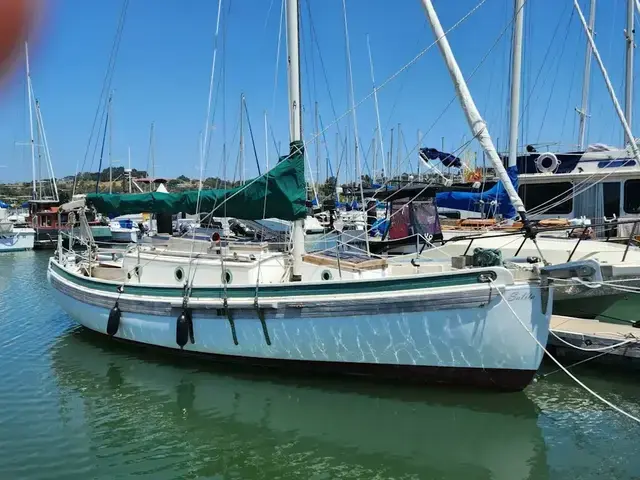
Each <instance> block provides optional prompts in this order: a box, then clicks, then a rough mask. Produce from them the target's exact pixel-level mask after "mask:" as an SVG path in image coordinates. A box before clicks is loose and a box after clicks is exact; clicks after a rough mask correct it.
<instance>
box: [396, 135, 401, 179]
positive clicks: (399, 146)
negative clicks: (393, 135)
mask: <svg viewBox="0 0 640 480" xmlns="http://www.w3.org/2000/svg"><path fill="white" fill-rule="evenodd" d="M401 135H402V132H401V130H400V124H398V148H397V153H396V155H397V158H396V161H397V162H398V165H397V166H396V168H397V169H398V178H399V179H402V169H401V168H400V159H401V157H402V136H401Z"/></svg>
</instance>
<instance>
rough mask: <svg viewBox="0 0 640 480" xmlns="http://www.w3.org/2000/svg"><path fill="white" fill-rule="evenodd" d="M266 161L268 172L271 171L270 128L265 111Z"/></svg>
mask: <svg viewBox="0 0 640 480" xmlns="http://www.w3.org/2000/svg"><path fill="white" fill-rule="evenodd" d="M264 159H265V161H266V162H267V171H268V170H269V126H268V122H267V111H266V110H265V111H264Z"/></svg>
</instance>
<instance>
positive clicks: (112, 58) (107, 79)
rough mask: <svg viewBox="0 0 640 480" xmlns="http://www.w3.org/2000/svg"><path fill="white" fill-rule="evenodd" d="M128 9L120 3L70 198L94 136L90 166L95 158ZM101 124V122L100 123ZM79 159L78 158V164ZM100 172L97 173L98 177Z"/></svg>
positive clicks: (127, 3) (127, 1) (126, 3)
mask: <svg viewBox="0 0 640 480" xmlns="http://www.w3.org/2000/svg"><path fill="white" fill-rule="evenodd" d="M128 8H129V0H124V1H123V3H122V8H121V10H120V16H119V18H118V25H117V28H116V34H115V37H114V40H113V44H112V46H111V53H110V54H109V61H108V63H107V70H106V72H105V75H104V78H103V80H102V89H101V91H100V96H99V97H98V106H97V107H96V111H95V114H94V117H93V123H92V125H91V131H90V133H89V140H88V141H87V146H86V149H85V153H84V158H83V160H82V167H80V168H78V164H77V163H76V174H75V176H74V178H73V189H72V196H73V195H75V193H76V187H77V185H78V175H80V172H82V171H84V168H85V165H86V163H87V159H88V157H89V150H90V149H91V144H92V143H93V140H94V135H95V147H94V149H93V155H92V160H91V165H93V159H94V158H95V154H96V150H97V147H98V137H97V135H98V133H97V132H96V126H97V122H98V116H100V112H102V116H101V119H104V118H105V116H106V103H107V101H108V94H107V92H109V91H111V83H112V81H113V75H114V72H115V66H116V60H117V58H118V52H119V51H120V42H121V40H122V32H123V31H124V26H125V22H126V19H127V11H128ZM101 123H102V122H101ZM79 161H80V159H79V158H78V162H79ZM99 174H100V172H98V175H99Z"/></svg>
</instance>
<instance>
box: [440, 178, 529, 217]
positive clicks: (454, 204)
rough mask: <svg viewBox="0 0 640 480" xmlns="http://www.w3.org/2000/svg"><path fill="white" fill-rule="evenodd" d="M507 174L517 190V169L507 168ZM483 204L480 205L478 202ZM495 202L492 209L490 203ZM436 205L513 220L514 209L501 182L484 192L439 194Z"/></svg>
mask: <svg viewBox="0 0 640 480" xmlns="http://www.w3.org/2000/svg"><path fill="white" fill-rule="evenodd" d="M507 173H508V174H509V178H510V179H511V183H512V184H513V187H514V188H515V189H516V191H517V190H518V167H508V168H507ZM481 201H482V202H484V203H480V202H481ZM494 201H495V202H496V203H497V205H496V206H495V207H494V206H493V205H491V202H494ZM436 205H437V206H438V207H442V208H454V209H456V210H466V211H468V212H489V210H491V211H492V212H495V213H497V214H501V215H502V216H503V217H504V218H514V217H515V216H516V209H515V208H513V205H512V204H511V200H509V195H507V191H506V190H505V189H504V187H503V186H502V182H498V183H496V184H495V185H494V186H493V187H491V188H490V189H489V190H485V191H484V192H440V193H437V194H436Z"/></svg>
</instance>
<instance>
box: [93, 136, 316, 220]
mask: <svg viewBox="0 0 640 480" xmlns="http://www.w3.org/2000/svg"><path fill="white" fill-rule="evenodd" d="M291 152H292V153H291V154H290V155H289V156H288V157H285V158H284V159H282V160H281V161H280V162H279V163H278V164H277V165H276V166H275V167H274V168H272V169H271V170H269V171H268V172H267V173H265V174H264V175H262V176H260V177H258V178H255V179H253V180H250V181H248V182H247V183H246V184H245V185H244V186H242V187H236V188H232V189H228V190H220V189H219V190H202V191H201V192H200V205H199V206H198V192H197V191H187V192H182V193H159V192H151V193H124V194H101V193H98V194H96V193H93V194H88V195H87V199H86V201H87V205H91V206H93V207H95V209H96V210H97V211H98V212H99V213H102V214H103V215H109V216H118V215H129V214H137V213H164V214H176V213H180V212H182V213H187V214H195V213H198V212H200V213H212V215H213V216H219V217H222V216H225V217H234V218H238V219H244V220H260V219H262V218H279V219H281V220H299V219H303V218H305V216H306V215H307V208H306V197H307V195H306V184H305V179H304V150H303V147H302V142H295V143H292V144H291ZM265 196H266V202H265Z"/></svg>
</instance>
